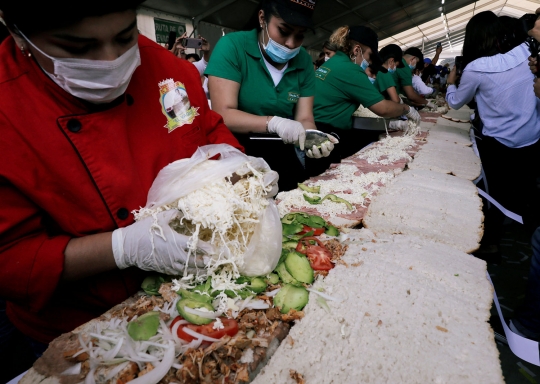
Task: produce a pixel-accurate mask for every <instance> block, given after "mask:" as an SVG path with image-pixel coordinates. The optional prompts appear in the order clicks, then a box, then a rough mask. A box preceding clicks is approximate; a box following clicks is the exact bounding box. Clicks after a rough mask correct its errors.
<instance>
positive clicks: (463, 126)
mask: <svg viewBox="0 0 540 384" xmlns="http://www.w3.org/2000/svg"><path fill="white" fill-rule="evenodd" d="M437 125H446V126H447V127H454V128H460V129H464V130H466V131H467V132H469V129H470V128H471V123H470V122H466V123H458V122H455V121H452V120H448V119H445V118H443V117H439V118H438V119H437Z"/></svg>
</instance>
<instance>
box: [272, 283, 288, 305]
mask: <svg viewBox="0 0 540 384" xmlns="http://www.w3.org/2000/svg"><path fill="white" fill-rule="evenodd" d="M291 287H292V285H290V284H283V286H282V287H281V289H280V290H279V292H278V293H277V295H276V296H274V307H277V308H279V309H280V311H281V308H283V303H284V302H285V297H286V296H287V292H288V291H289V289H290V288H291Z"/></svg>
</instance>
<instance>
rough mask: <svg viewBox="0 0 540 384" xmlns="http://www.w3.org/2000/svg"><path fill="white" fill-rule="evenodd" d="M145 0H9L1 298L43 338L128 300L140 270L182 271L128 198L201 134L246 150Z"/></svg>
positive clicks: (1, 130) (3, 4)
mask: <svg viewBox="0 0 540 384" xmlns="http://www.w3.org/2000/svg"><path fill="white" fill-rule="evenodd" d="M141 2H142V1H141V0H118V1H108V0H98V1H92V2H90V1H84V2H80V3H77V6H76V7H74V6H73V5H71V6H70V5H69V4H68V3H67V2H66V1H62V0H53V1H46V2H33V4H32V5H31V6H28V4H26V2H24V1H11V0H0V10H1V11H2V14H1V16H2V18H3V19H4V20H5V22H6V24H7V26H8V28H9V30H10V34H11V36H10V37H8V38H7V39H6V40H5V41H4V42H3V43H2V45H0V57H2V60H1V62H0V299H2V300H5V302H7V316H8V317H9V320H10V321H11V323H12V324H13V325H14V326H15V327H16V328H17V329H18V330H20V331H21V332H22V333H23V334H24V335H25V336H27V337H28V338H29V339H31V340H32V341H37V342H39V343H48V342H50V341H51V340H52V339H53V338H55V337H57V336H58V335H60V334H61V333H63V332H67V331H70V330H72V329H74V328H75V327H77V326H78V325H80V324H82V323H84V322H86V321H89V320H90V319H92V318H95V317H97V316H98V315H100V314H102V313H103V312H105V311H106V310H108V309H110V308H111V307H112V306H114V305H116V304H118V303H120V302H122V301H123V300H125V299H126V298H128V297H129V296H130V295H132V294H134V293H135V292H136V291H137V290H138V289H139V287H140V283H141V281H142V275H143V273H142V271H141V269H145V270H157V271H160V272H166V273H171V274H172V273H174V272H179V271H182V270H183V264H184V260H177V259H176V258H175V257H176V256H174V257H171V256H170V255H174V252H173V251H174V250H171V249H170V247H171V244H167V243H166V242H161V243H159V242H158V243H156V245H155V249H154V250H153V253H152V247H151V246H149V245H148V244H145V243H144V241H142V240H141V239H140V238H141V237H145V236H138V234H140V233H147V231H148V230H149V227H150V224H149V223H148V222H146V223H145V221H144V220H143V221H141V222H137V223H134V219H133V215H132V214H131V211H132V210H134V209H138V208H139V207H141V206H144V205H145V203H146V197H147V193H148V190H149V189H150V186H151V184H152V182H153V180H154V178H155V177H156V175H157V173H158V172H159V171H160V170H161V169H162V168H163V167H164V166H166V165H167V164H169V163H171V162H173V161H175V160H177V159H182V158H187V157H190V156H191V155H192V154H193V153H194V152H195V150H196V149H197V147H199V146H202V145H206V144H215V143H227V144H230V145H233V146H235V147H237V148H240V149H242V148H241V147H240V145H239V144H238V142H237V141H236V139H234V137H233V136H232V134H231V133H230V131H229V130H228V129H227V127H226V126H225V125H224V124H223V120H222V119H221V117H220V116H219V115H218V114H216V113H214V112H212V111H211V110H210V109H209V108H208V102H207V100H206V96H205V93H204V91H203V89H202V87H201V82H200V77H199V74H198V72H197V69H196V68H195V67H193V65H192V64H191V63H189V62H187V61H184V60H180V59H178V58H177V57H175V56H174V55H172V54H171V53H170V52H168V51H167V50H166V49H164V48H162V47H160V46H159V45H157V44H155V43H154V42H152V41H150V40H148V39H147V38H145V37H143V36H139V35H138V30H137V23H136V13H135V9H136V7H137V6H138V5H139V3H141ZM159 219H160V220H161V222H163V223H168V221H167V220H170V219H171V217H170V215H168V216H167V215H162V216H161V217H160V218H159ZM119 228H121V230H119ZM170 236H175V235H174V234H171V235H170ZM147 237H148V236H146V237H145V238H147ZM169 243H170V242H169ZM150 254H151V256H152V257H151V258H150V257H149V255H150ZM0 328H1V327H0ZM0 336H2V335H0ZM0 340H1V338H0Z"/></svg>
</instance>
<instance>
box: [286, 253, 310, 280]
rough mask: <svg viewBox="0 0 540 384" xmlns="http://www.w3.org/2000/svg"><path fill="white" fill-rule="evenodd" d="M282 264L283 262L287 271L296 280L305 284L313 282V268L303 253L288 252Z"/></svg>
mask: <svg viewBox="0 0 540 384" xmlns="http://www.w3.org/2000/svg"><path fill="white" fill-rule="evenodd" d="M283 264H285V268H286V269H287V272H289V273H290V274H291V276H292V277H293V278H295V279H296V280H298V281H300V282H301V283H306V284H311V283H313V269H312V268H311V265H310V264H309V260H308V259H307V257H305V256H304V255H301V254H299V253H297V252H290V253H289V254H288V255H287V257H286V258H285V261H284V262H283Z"/></svg>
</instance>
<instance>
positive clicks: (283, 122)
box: [268, 116, 306, 151]
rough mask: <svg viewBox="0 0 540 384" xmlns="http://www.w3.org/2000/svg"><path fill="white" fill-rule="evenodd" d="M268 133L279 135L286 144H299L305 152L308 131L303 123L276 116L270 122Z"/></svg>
mask: <svg viewBox="0 0 540 384" xmlns="http://www.w3.org/2000/svg"><path fill="white" fill-rule="evenodd" d="M268 132H270V133H275V134H277V135H278V136H279V137H281V138H282V139H283V142H284V143H285V144H298V147H299V148H300V150H302V151H303V150H304V143H305V142H306V130H305V129H304V126H303V125H302V123H299V122H298V121H294V120H290V119H284V118H283V117H279V116H274V117H272V119H271V120H270V121H269V122H268Z"/></svg>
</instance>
